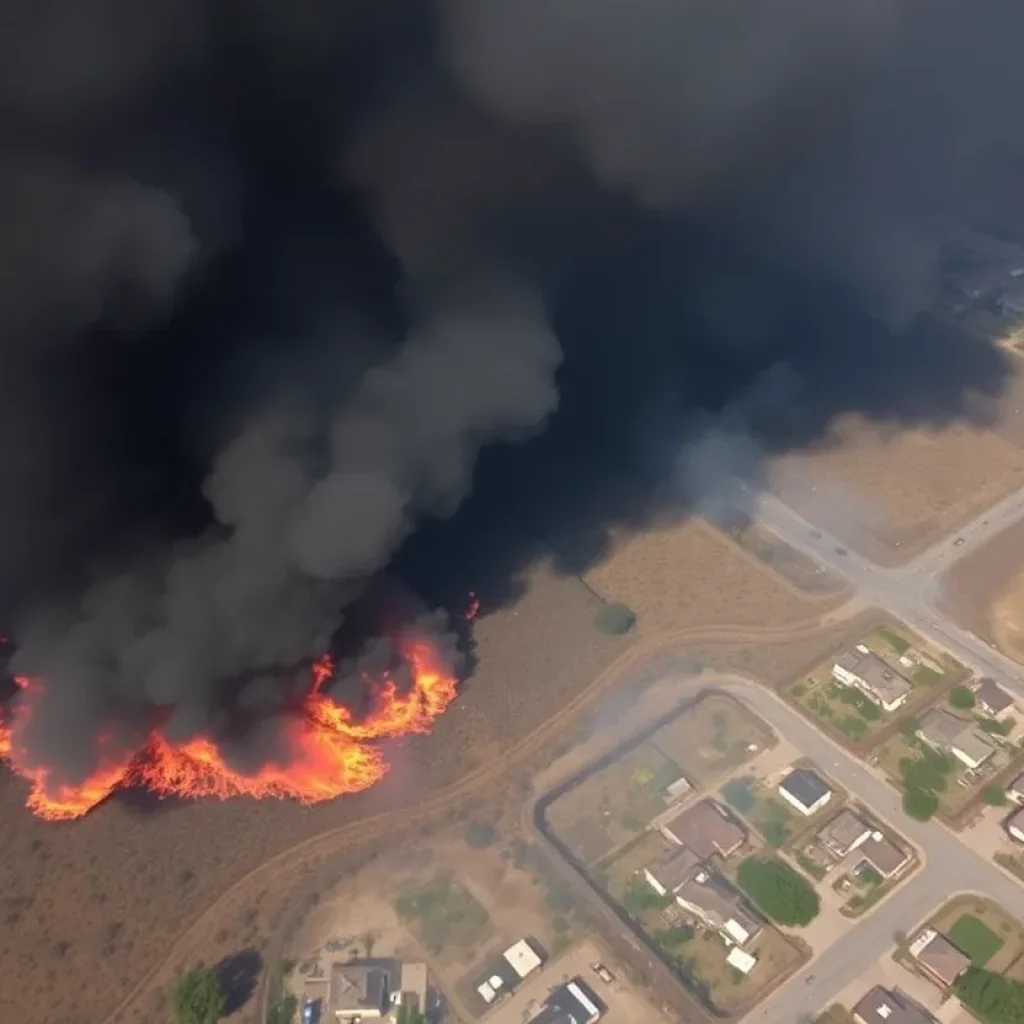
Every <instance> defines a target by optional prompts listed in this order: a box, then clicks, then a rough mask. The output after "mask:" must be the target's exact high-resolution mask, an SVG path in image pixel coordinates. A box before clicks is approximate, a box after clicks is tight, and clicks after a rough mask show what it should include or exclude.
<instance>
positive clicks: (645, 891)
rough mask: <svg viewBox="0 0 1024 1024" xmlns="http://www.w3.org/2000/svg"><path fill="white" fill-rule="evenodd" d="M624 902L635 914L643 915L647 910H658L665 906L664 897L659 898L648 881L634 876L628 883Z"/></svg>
mask: <svg viewBox="0 0 1024 1024" xmlns="http://www.w3.org/2000/svg"><path fill="white" fill-rule="evenodd" d="M622 902H623V903H624V904H625V906H626V908H627V909H628V910H631V911H632V912H633V913H634V914H642V913H643V912H644V911H645V910H656V909H657V908H658V907H660V906H662V905H663V904H664V897H663V896H659V895H658V894H657V893H656V892H655V891H654V889H652V888H651V886H650V884H649V883H648V882H647V880H646V879H644V878H641V877H640V876H639V875H634V876H633V877H632V878H631V879H630V880H629V881H628V882H627V883H626V895H625V896H624V897H623V899H622Z"/></svg>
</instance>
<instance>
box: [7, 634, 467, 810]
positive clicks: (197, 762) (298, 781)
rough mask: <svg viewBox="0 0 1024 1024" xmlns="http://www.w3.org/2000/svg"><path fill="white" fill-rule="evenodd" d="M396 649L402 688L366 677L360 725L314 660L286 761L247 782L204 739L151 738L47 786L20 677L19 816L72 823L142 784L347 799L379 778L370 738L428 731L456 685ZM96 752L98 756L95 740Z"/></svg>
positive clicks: (31, 683)
mask: <svg viewBox="0 0 1024 1024" xmlns="http://www.w3.org/2000/svg"><path fill="white" fill-rule="evenodd" d="M398 648H399V652H400V655H401V658H402V661H403V662H404V663H405V664H406V665H407V666H408V668H409V670H410V676H411V679H412V683H411V685H410V686H409V687H408V689H407V690H406V692H401V693H400V692H399V688H398V686H397V684H396V682H395V681H394V679H392V678H391V677H390V676H387V675H385V676H384V677H382V678H380V679H367V680H366V685H367V687H368V689H369V692H370V695H371V711H370V712H369V713H368V714H367V715H366V716H365V717H364V718H363V719H362V720H360V721H356V720H355V716H354V715H353V713H352V711H351V710H350V709H349V708H347V707H345V706H344V705H343V704H339V703H338V702H336V701H334V700H332V699H331V698H330V697H329V696H328V695H327V694H325V693H324V692H323V690H324V688H325V687H326V685H327V684H328V683H329V682H330V681H331V679H332V677H333V674H334V669H335V666H334V662H333V659H332V658H331V657H330V656H325V657H323V658H321V659H320V660H319V661H318V662H316V663H315V664H314V665H313V667H312V670H311V671H312V680H311V686H310V689H309V692H308V693H307V694H306V695H305V697H304V698H303V702H302V707H301V709H300V712H301V713H299V714H297V715H296V716H295V717H294V719H293V720H290V721H289V723H288V725H287V726H286V728H287V735H286V737H285V743H286V746H287V748H288V750H289V752H290V756H289V757H288V758H287V759H283V760H284V761H285V763H280V764H277V763H267V764H264V765H263V766H262V767H261V768H260V769H259V770H258V771H257V772H256V773H255V774H252V775H243V774H240V773H239V772H237V771H235V770H233V769H232V768H230V767H229V766H228V765H227V764H226V763H225V760H224V758H223V756H222V754H221V751H220V750H219V749H218V746H217V743H216V742H215V741H214V740H213V739H210V738H202V737H201V738H197V739H192V740H190V741H188V742H186V743H182V744H173V743H171V742H169V741H168V740H167V739H166V737H164V736H163V735H162V734H161V733H160V731H159V730H154V731H153V732H152V733H151V735H150V736H149V738H148V740H147V742H146V743H145V745H144V746H143V747H142V748H141V749H139V750H136V751H132V752H130V753H129V754H128V755H126V756H124V755H120V756H118V757H111V758H109V759H108V760H106V761H103V760H102V759H101V763H100V764H99V766H98V767H97V768H96V770H95V771H94V772H93V773H92V775H91V776H90V777H89V778H87V779H86V780H84V781H83V782H80V783H77V784H75V785H68V784H65V783H60V782H57V781H55V780H52V779H51V778H50V774H51V773H50V771H49V770H48V769H47V768H46V767H45V766H38V765H33V764H31V763H30V761H29V759H28V757H27V755H26V751H25V749H24V747H23V746H21V745H20V744H19V740H18V737H19V735H20V734H21V732H22V730H23V729H24V727H25V726H26V725H27V723H28V722H29V721H30V719H31V716H32V710H33V707H34V705H35V702H36V701H37V700H38V699H39V698H40V696H41V695H42V693H43V690H44V687H45V682H44V681H42V680H36V679H27V678H25V677H18V678H17V679H16V680H15V681H16V682H17V684H18V686H19V687H20V688H21V692H20V693H19V694H18V697H17V699H16V701H15V705H14V711H13V713H12V714H11V716H10V721H9V722H4V721H0V758H3V759H5V760H6V761H7V762H8V763H9V764H10V766H11V768H12V769H13V770H14V772H15V773H16V774H18V775H20V776H21V777H22V778H25V779H27V780H28V782H29V783H30V791H29V796H28V801H27V803H28V807H29V809H30V810H31V811H32V812H33V813H34V814H36V815H38V816H39V817H41V818H45V819H47V820H50V821H62V820H70V819H73V818H80V817H82V816H83V815H85V814H87V813H88V812H89V811H90V810H92V808H93V807H95V806H96V805H97V804H98V803H100V802H101V801H103V800H105V799H106V798H107V797H108V796H109V795H110V794H111V793H112V792H113V791H114V790H115V789H118V788H119V787H122V786H142V787H145V788H146V789H148V790H150V791H152V792H153V793H156V794H158V795H160V796H184V797H208V796H211V797H217V798H219V799H221V800H227V799H229V798H231V797H235V796H250V797H254V798H256V799H264V798H267V797H277V798H290V799H293V800H298V801H300V802H302V803H307V804H312V803H318V802H319V801H322V800H331V799H333V798H335V797H339V796H343V795H344V794H346V793H357V792H359V791H360V790H363V789H366V788H368V787H369V786H372V785H373V784H374V783H375V782H377V781H379V780H380V779H381V778H383V777H384V775H385V774H386V773H387V771H388V767H389V766H388V764H387V763H386V762H385V760H384V758H383V755H382V754H381V752H380V750H378V749H377V748H376V747H374V746H373V745H372V743H373V741H374V740H379V739H383V738H386V737H393V736H403V735H409V734H412V733H425V732H428V731H429V729H430V725H431V723H432V722H433V721H434V720H435V719H436V718H437V717H438V716H439V715H441V714H442V713H443V712H444V710H445V709H446V708H447V707H448V705H449V704H450V703H451V702H452V700H453V699H454V698H455V695H456V690H457V679H456V677H455V675H454V674H453V673H452V671H451V670H450V669H449V668H448V667H447V666H445V665H444V664H443V659H442V658H441V657H440V656H439V653H438V651H437V649H436V648H435V646H434V645H433V643H432V642H431V641H430V640H428V639H425V638H409V637H405V638H402V639H401V640H400V641H399V643H398ZM99 745H100V748H101V749H102V746H103V737H101V738H100V743H99Z"/></svg>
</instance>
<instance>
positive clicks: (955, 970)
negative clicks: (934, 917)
mask: <svg viewBox="0 0 1024 1024" xmlns="http://www.w3.org/2000/svg"><path fill="white" fill-rule="evenodd" d="M910 955H911V956H912V957H913V958H914V959H915V960H916V961H917V962H918V963H919V964H921V966H922V967H925V968H927V969H928V970H929V971H930V972H931V973H932V974H934V975H935V977H936V978H938V979H939V981H941V982H942V984H943V985H946V986H949V985H952V984H953V982H954V981H956V979H957V978H959V977H960V975H961V974H963V973H964V971H966V970H967V968H968V967H970V966H971V958H970V957H969V956H967V955H966V954H965V953H962V952H960V950H959V949H957V948H956V946H954V945H953V943H952V942H950V941H949V939H947V938H946V936H945V935H942V934H940V933H939V932H937V931H936V930H935V929H934V928H925V929H924V931H923V932H921V934H920V935H918V936H917V938H916V939H914V941H913V942H911V944H910Z"/></svg>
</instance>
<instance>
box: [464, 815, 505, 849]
mask: <svg viewBox="0 0 1024 1024" xmlns="http://www.w3.org/2000/svg"><path fill="white" fill-rule="evenodd" d="M497 839H498V830H497V829H496V828H495V827H494V826H493V825H492V824H491V823H490V822H487V821H471V822H470V823H469V827H468V828H467V829H466V842H467V843H469V845H470V846H475V847H477V849H482V848H483V847H485V846H493V845H494V843H495V842H496V841H497Z"/></svg>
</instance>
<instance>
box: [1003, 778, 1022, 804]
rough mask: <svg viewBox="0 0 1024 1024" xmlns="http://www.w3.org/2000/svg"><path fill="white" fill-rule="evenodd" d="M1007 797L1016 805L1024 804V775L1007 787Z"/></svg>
mask: <svg viewBox="0 0 1024 1024" xmlns="http://www.w3.org/2000/svg"><path fill="white" fill-rule="evenodd" d="M1006 795H1007V796H1008V797H1009V798H1010V799H1011V800H1013V801H1014V803H1018V804H1024V774H1022V775H1018V776H1017V778H1015V779H1014V780H1013V782H1011V783H1010V784H1009V786H1007V787H1006Z"/></svg>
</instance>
